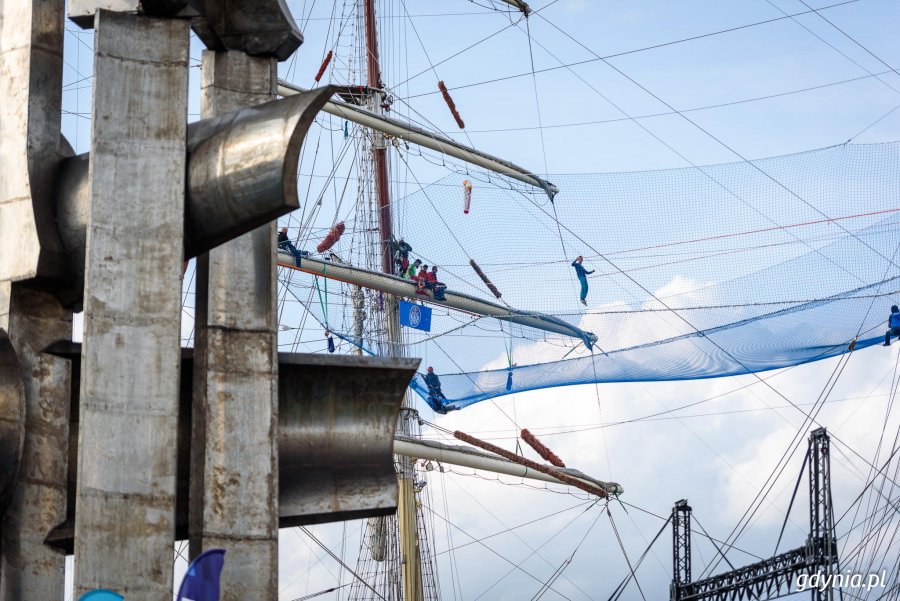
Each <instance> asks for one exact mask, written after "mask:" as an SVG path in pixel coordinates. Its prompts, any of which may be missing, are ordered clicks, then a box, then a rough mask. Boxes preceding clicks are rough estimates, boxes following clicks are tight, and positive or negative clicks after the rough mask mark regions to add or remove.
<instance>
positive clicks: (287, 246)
mask: <svg viewBox="0 0 900 601" xmlns="http://www.w3.org/2000/svg"><path fill="white" fill-rule="evenodd" d="M278 248H279V249H280V250H286V251H287V252H289V253H291V254H292V255H294V264H295V265H296V266H297V267H300V260H301V259H302V258H303V257H308V256H309V253H308V252H306V251H305V250H297V247H296V246H294V245H293V244H291V241H290V239H289V238H288V229H287V228H286V227H283V228H281V230H279V232H278Z"/></svg>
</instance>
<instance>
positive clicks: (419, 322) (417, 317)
mask: <svg viewBox="0 0 900 601" xmlns="http://www.w3.org/2000/svg"><path fill="white" fill-rule="evenodd" d="M400 325H401V326H407V327H410V328H416V329H417V330H425V331H426V332H430V331H431V309H429V308H428V307H425V306H424V305H417V304H415V303H408V302H406V301H400Z"/></svg>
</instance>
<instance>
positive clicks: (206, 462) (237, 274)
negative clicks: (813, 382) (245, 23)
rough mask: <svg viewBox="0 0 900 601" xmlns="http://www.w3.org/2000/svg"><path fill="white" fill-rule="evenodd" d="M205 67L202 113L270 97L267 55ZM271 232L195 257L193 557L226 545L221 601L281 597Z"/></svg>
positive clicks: (271, 65)
mask: <svg viewBox="0 0 900 601" xmlns="http://www.w3.org/2000/svg"><path fill="white" fill-rule="evenodd" d="M202 69H203V72H202V79H201V82H202V83H201V97H200V111H201V116H203V117H213V116H216V115H221V114H224V113H228V112H231V111H234V110H236V109H238V108H241V107H244V106H248V105H254V104H261V103H263V102H266V101H269V100H272V99H273V98H274V96H275V86H276V83H277V76H276V61H275V60H274V59H270V58H253V57H250V56H248V55H246V54H243V53H240V52H214V51H209V50H207V51H204V53H203V65H202ZM283 176H284V177H291V178H295V177H296V176H295V175H294V174H284V175H283ZM275 238H276V236H275V223H274V222H270V223H268V224H266V225H264V226H262V227H259V228H257V229H256V230H253V231H252V232H249V233H247V234H244V235H243V236H240V237H238V238H235V239H234V240H231V241H229V242H226V243H225V244H223V245H222V246H219V247H217V248H214V249H213V250H211V251H210V252H209V253H207V254H205V255H201V256H200V257H198V259H197V296H196V298H197V305H196V306H197V309H196V317H195V319H196V326H195V332H196V336H195V343H194V358H195V363H194V409H193V429H194V434H193V436H192V458H191V506H190V528H189V529H190V553H191V556H192V557H196V556H197V555H198V554H199V553H201V552H202V551H205V550H208V549H214V548H219V549H225V551H226V554H227V555H226V557H228V569H227V570H225V571H224V572H223V574H222V589H221V590H222V599H223V601H244V600H245V599H275V598H277V597H278V348H277V326H278V320H277V314H276V290H275Z"/></svg>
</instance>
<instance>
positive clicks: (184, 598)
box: [177, 549, 225, 601]
mask: <svg viewBox="0 0 900 601" xmlns="http://www.w3.org/2000/svg"><path fill="white" fill-rule="evenodd" d="M223 565H225V550H224V549H210V550H209V551H204V552H203V553H201V554H200V555H198V556H197V558H196V559H195V560H194V561H192V562H191V565H190V567H188V571H187V574H185V575H184V580H182V581H181V588H179V589H178V599H177V601H219V576H220V575H221V574H222V566H223Z"/></svg>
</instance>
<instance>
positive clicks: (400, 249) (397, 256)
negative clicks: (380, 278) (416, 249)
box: [389, 237, 412, 277]
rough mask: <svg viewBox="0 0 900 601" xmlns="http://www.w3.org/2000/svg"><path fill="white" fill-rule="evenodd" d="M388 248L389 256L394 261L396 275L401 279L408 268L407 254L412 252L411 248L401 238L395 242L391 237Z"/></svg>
mask: <svg viewBox="0 0 900 601" xmlns="http://www.w3.org/2000/svg"><path fill="white" fill-rule="evenodd" d="M389 246H390V249H391V256H392V257H393V259H394V265H395V266H396V268H397V274H398V275H399V276H400V277H403V276H404V274H405V273H406V269H407V267H409V253H410V252H411V251H412V246H410V245H409V244H408V243H406V242H405V241H404V240H403V238H400V240H397V239H395V238H393V237H391V241H390V243H389Z"/></svg>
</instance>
